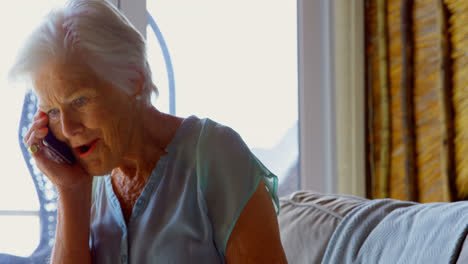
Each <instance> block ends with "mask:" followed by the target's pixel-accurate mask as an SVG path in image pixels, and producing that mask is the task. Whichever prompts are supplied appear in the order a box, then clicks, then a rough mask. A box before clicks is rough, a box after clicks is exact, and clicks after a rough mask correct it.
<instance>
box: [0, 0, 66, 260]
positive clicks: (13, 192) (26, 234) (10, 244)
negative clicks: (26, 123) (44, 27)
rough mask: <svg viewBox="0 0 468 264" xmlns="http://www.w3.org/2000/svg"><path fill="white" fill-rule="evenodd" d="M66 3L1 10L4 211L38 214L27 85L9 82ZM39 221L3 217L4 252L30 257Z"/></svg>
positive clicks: (14, 4) (0, 203)
mask: <svg viewBox="0 0 468 264" xmlns="http://www.w3.org/2000/svg"><path fill="white" fill-rule="evenodd" d="M60 2H63V1H62V0H55V1H50V0H49V1H35V0H23V1H20V0H16V1H7V2H5V3H3V4H2V8H1V9H0V31H1V32H2V36H3V40H2V49H0V57H1V58H2V61H1V63H0V87H1V88H0V89H1V91H2V96H1V97H0V112H1V113H2V114H3V117H2V128H1V129H0V138H2V151H1V152H0V168H2V173H0V181H1V184H0V210H2V211H4V210H10V211H11V210H19V211H24V210H26V211H37V210H39V202H38V198H37V195H36V190H35V187H34V184H33V181H32V179H31V175H30V174H29V172H28V170H27V167H26V163H25V161H24V159H23V156H22V153H21V150H20V146H19V144H20V143H19V140H18V128H19V120H20V116H21V108H22V103H23V96H24V88H25V87H24V84H23V85H21V84H17V85H11V84H9V83H8V82H7V73H8V69H9V68H10V67H11V65H12V63H13V60H14V56H15V54H16V53H17V51H18V47H19V46H20V45H21V43H22V41H23V40H24V39H25V37H26V36H27V34H28V33H29V32H31V30H32V28H33V27H34V26H35V25H36V24H37V23H38V21H39V20H40V18H41V17H42V16H43V15H45V14H46V13H47V12H48V10H50V8H51V7H52V6H53V5H55V4H58V3H60ZM39 232H40V230H39V218H38V217H37V216H5V215H0V234H1V236H0V252H1V253H8V254H14V255H20V256H28V255H30V254H31V253H32V251H33V250H34V249H35V248H36V247H37V246H38V244H39Z"/></svg>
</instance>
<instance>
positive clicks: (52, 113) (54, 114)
mask: <svg viewBox="0 0 468 264" xmlns="http://www.w3.org/2000/svg"><path fill="white" fill-rule="evenodd" d="M58 114H59V111H58V110H57V109H52V110H50V111H49V112H47V115H48V116H49V118H50V119H56V118H57V117H58Z"/></svg>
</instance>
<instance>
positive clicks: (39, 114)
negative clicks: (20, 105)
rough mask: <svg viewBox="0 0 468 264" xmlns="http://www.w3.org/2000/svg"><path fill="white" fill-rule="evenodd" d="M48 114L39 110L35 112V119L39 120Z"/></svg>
mask: <svg viewBox="0 0 468 264" xmlns="http://www.w3.org/2000/svg"><path fill="white" fill-rule="evenodd" d="M46 115H47V114H46V113H44V112H42V111H41V110H39V109H38V110H37V112H36V113H35V114H34V117H33V121H36V120H38V119H39V118H41V117H43V116H46Z"/></svg>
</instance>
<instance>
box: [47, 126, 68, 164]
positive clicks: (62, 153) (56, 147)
mask: <svg viewBox="0 0 468 264" xmlns="http://www.w3.org/2000/svg"><path fill="white" fill-rule="evenodd" d="M47 128H48V129H49V132H48V133H47V136H45V138H43V139H42V143H43V144H44V145H45V146H46V147H47V148H48V149H49V150H50V151H51V152H52V153H53V155H55V156H56V157H58V158H59V161H60V159H61V160H63V161H65V162H66V163H68V164H70V165H71V164H74V163H75V162H76V159H75V156H74V155H73V152H72V150H71V149H70V147H68V145H67V144H66V143H65V142H62V141H60V140H58V139H57V138H56V137H55V136H54V134H52V131H51V130H50V128H49V126H47Z"/></svg>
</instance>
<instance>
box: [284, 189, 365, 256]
mask: <svg viewBox="0 0 468 264" xmlns="http://www.w3.org/2000/svg"><path fill="white" fill-rule="evenodd" d="M365 201H367V200H366V199H362V198H359V197H354V196H345V195H333V194H322V193H317V192H312V191H298V192H295V193H292V194H291V195H289V196H287V197H282V198H280V214H279V216H278V222H279V227H280V234H281V241H282V243H283V248H284V251H285V253H286V257H287V259H288V262H289V263H290V264H293V263H320V262H321V260H322V258H323V255H324V253H325V250H326V248H327V245H328V241H329V240H330V237H331V235H332V234H333V231H334V230H335V228H336V227H337V226H338V224H339V223H340V221H341V219H342V218H343V217H344V216H345V215H346V214H347V213H349V212H350V211H351V210H353V209H354V208H356V207H357V206H359V205H361V204H362V203H364V202H365Z"/></svg>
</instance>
